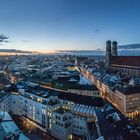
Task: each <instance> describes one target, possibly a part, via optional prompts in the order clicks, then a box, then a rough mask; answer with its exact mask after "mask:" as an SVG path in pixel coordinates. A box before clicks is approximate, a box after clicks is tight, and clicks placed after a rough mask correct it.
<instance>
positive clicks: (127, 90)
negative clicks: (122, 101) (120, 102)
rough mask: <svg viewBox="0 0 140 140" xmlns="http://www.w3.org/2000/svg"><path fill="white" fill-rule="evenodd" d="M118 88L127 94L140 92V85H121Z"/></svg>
mask: <svg viewBox="0 0 140 140" xmlns="http://www.w3.org/2000/svg"><path fill="white" fill-rule="evenodd" d="M116 90H118V91H119V92H121V93H123V94H125V95H127V94H135V93H140V86H128V87H119V88H117V89H116Z"/></svg>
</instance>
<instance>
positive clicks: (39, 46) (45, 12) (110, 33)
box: [0, 0, 140, 51]
mask: <svg viewBox="0 0 140 140" xmlns="http://www.w3.org/2000/svg"><path fill="white" fill-rule="evenodd" d="M139 34H140V0H0V44H1V45H0V47H1V48H3V49H6V48H9V49H10V48H14V49H21V50H33V51H34V50H39V51H47V50H49V51H53V50H95V49H97V48H101V49H102V48H103V47H104V44H105V42H106V40H108V39H110V40H117V41H118V42H119V44H129V43H140V35H139Z"/></svg>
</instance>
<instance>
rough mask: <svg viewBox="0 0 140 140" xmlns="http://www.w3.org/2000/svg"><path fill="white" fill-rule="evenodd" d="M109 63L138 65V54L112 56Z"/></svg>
mask: <svg viewBox="0 0 140 140" xmlns="http://www.w3.org/2000/svg"><path fill="white" fill-rule="evenodd" d="M111 64H115V65H125V66H133V67H140V56H112V62H111Z"/></svg>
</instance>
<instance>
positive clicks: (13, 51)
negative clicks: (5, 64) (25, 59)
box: [0, 49, 32, 53]
mask: <svg viewBox="0 0 140 140" xmlns="http://www.w3.org/2000/svg"><path fill="white" fill-rule="evenodd" d="M0 52H4V53H32V52H31V51H22V50H16V49H0Z"/></svg>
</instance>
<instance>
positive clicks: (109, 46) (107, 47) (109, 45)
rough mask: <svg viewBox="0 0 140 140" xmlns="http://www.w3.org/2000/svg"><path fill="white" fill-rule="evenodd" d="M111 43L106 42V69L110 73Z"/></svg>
mask: <svg viewBox="0 0 140 140" xmlns="http://www.w3.org/2000/svg"><path fill="white" fill-rule="evenodd" d="M111 56H112V55H111V41H110V40H108V41H107V42H106V56H105V67H106V70H107V71H109V70H110V65H111Z"/></svg>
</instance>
